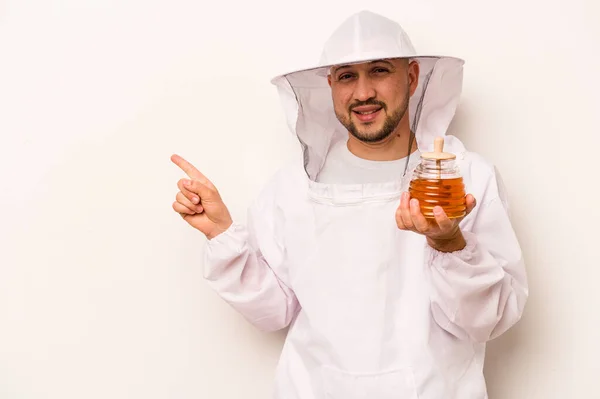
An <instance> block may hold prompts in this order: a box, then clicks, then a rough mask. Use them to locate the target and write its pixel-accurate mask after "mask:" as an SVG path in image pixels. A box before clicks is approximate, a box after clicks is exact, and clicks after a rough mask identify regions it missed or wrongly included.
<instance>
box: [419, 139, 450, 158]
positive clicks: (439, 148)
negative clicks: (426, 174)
mask: <svg viewBox="0 0 600 399" xmlns="http://www.w3.org/2000/svg"><path fill="white" fill-rule="evenodd" d="M421 158H425V159H435V160H438V159H454V158H456V155H454V154H452V153H449V152H444V138H443V137H436V138H435V140H434V142H433V152H424V153H422V154H421Z"/></svg>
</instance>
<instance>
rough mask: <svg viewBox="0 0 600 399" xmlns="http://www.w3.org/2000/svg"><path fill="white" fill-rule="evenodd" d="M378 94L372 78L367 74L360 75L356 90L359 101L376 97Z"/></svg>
mask: <svg viewBox="0 0 600 399" xmlns="http://www.w3.org/2000/svg"><path fill="white" fill-rule="evenodd" d="M376 94H377V93H376V91H375V87H374V86H373V84H372V82H371V80H370V79H369V78H368V77H366V76H359V77H358V79H357V81H356V87H355V90H354V97H355V99H356V100H357V101H367V100H368V99H370V98H375V96H376Z"/></svg>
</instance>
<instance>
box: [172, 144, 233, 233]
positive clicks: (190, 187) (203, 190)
mask: <svg viewBox="0 0 600 399" xmlns="http://www.w3.org/2000/svg"><path fill="white" fill-rule="evenodd" d="M171 161H172V162H173V163H174V164H175V165H177V166H179V168H181V170H183V171H184V172H185V174H186V175H187V176H188V177H189V179H181V180H179V181H178V182H177V187H178V188H179V192H178V193H177V195H176V196H175V202H173V210H175V212H177V213H179V214H180V215H181V217H183V219H184V220H185V221H186V222H188V223H189V224H190V225H191V226H192V227H194V228H196V229H198V230H199V231H201V232H202V233H203V234H204V235H205V236H206V237H207V238H208V239H209V240H210V239H213V238H214V237H216V236H217V235H219V234H221V233H222V232H224V231H225V230H227V229H228V228H229V226H231V224H232V219H231V215H230V214H229V210H228V209H227V207H226V206H225V204H224V203H223V200H222V199H221V196H220V195H219V192H218V191H217V189H216V187H215V186H214V185H213V184H212V183H211V182H210V180H208V179H207V178H206V176H204V175H203V174H202V173H200V171H199V170H198V169H196V168H195V167H194V165H192V164H191V163H189V162H188V161H186V160H185V159H183V158H182V157H180V156H179V155H173V156H171Z"/></svg>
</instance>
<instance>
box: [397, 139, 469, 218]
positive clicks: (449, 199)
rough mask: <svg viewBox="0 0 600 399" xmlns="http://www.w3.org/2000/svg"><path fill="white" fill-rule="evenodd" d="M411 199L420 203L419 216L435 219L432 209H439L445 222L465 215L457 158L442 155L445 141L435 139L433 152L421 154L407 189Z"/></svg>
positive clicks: (463, 192) (463, 194)
mask: <svg viewBox="0 0 600 399" xmlns="http://www.w3.org/2000/svg"><path fill="white" fill-rule="evenodd" d="M408 192H409V194H410V196H411V198H416V199H418V200H419V206H420V208H421V213H422V214H423V215H424V216H425V218H428V219H434V218H435V216H434V215H433V208H434V207H436V206H441V207H442V208H443V209H444V212H446V215H447V216H448V218H460V217H463V216H465V214H466V194H465V186H464V183H463V179H462V176H461V174H460V171H459V169H458V165H457V164H456V155H454V154H452V153H447V152H444V139H443V138H442V137H437V138H436V139H435V141H434V151H433V152H426V153H422V154H421V162H420V163H419V165H417V167H416V169H415V171H414V174H413V177H412V179H411V181H410V185H409V191H408Z"/></svg>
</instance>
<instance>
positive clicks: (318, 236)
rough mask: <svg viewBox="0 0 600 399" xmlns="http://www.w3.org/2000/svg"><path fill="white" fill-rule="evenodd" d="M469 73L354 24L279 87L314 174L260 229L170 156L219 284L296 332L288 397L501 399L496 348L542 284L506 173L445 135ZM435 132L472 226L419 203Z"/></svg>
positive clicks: (265, 210)
mask: <svg viewBox="0 0 600 399" xmlns="http://www.w3.org/2000/svg"><path fill="white" fill-rule="evenodd" d="M462 68H463V61H462V60H460V59H457V58H453V57H445V56H435V55H419V54H417V53H416V52H415V50H414V48H413V46H412V44H411V42H410V40H409V38H408V36H407V35H406V34H405V32H404V31H403V30H402V28H401V27H400V26H399V25H398V24H397V23H395V22H393V21H391V20H389V19H387V18H385V17H382V16H379V15H376V14H373V13H371V12H360V13H358V14H356V15H353V16H351V17H350V18H349V19H347V20H346V21H345V22H344V23H343V24H342V25H341V26H340V27H339V28H338V29H337V30H336V31H335V32H334V33H333V35H332V36H331V37H330V39H329V40H328V41H327V43H326V45H325V48H324V51H323V55H322V59H321V61H320V63H319V64H318V65H317V66H315V67H314V68H312V69H306V70H300V71H295V72H291V73H286V74H283V75H281V76H278V77H276V78H275V79H274V80H273V83H274V85H275V86H276V87H277V89H278V90H279V93H280V95H281V99H282V103H283V107H284V109H285V113H286V117H287V121H288V124H289V128H290V129H291V131H292V132H293V133H294V134H295V135H296V136H297V138H298V139H299V142H300V144H301V146H302V151H303V153H304V157H303V159H304V162H303V164H295V165H292V166H290V167H285V168H282V169H281V171H280V172H278V173H277V174H276V176H274V177H273V179H272V180H271V181H270V183H268V185H267V186H266V187H265V188H264V190H263V191H262V193H261V194H260V196H259V197H258V198H257V199H256V201H255V202H254V203H253V204H252V206H251V208H250V210H249V214H248V220H247V224H241V223H236V222H235V221H232V218H231V215H230V213H229V211H228V210H227V207H226V206H225V204H224V203H223V201H222V199H221V197H220V196H219V193H218V191H217V189H216V188H215V187H214V185H213V184H212V183H211V182H210V181H209V180H208V179H207V178H206V177H205V176H203V175H202V174H201V173H200V172H199V171H198V170H197V169H196V168H195V167H194V166H192V165H191V164H190V163H188V162H187V161H185V160H184V159H183V158H181V157H179V156H177V155H174V156H173V157H172V160H173V161H174V162H175V163H176V164H177V165H179V166H180V167H181V168H182V169H183V170H184V171H185V172H186V173H187V175H188V178H185V179H182V180H180V181H179V183H178V187H179V189H180V191H179V192H178V193H177V197H176V202H175V203H174V204H173V208H174V210H175V211H177V212H178V213H180V214H181V215H182V216H183V218H184V219H185V221H187V222H188V223H189V224H190V225H191V226H193V227H195V228H196V229H198V230H200V231H201V232H202V233H204V234H205V235H206V236H207V237H208V240H207V248H206V251H205V256H206V257H205V262H204V267H205V269H204V270H205V272H204V275H205V277H206V280H207V281H208V283H209V284H210V285H211V287H212V288H214V289H215V290H216V292H218V293H219V294H220V295H221V297H222V298H223V299H224V300H225V301H227V302H228V303H229V304H230V305H231V306H233V307H234V308H235V309H236V310H237V311H239V312H240V313H241V314H242V315H243V316H244V317H245V318H246V319H247V320H248V321H249V322H250V323H252V324H254V325H255V326H257V327H258V328H260V329H262V330H265V331H272V330H278V329H282V328H285V327H289V331H288V334H287V338H286V341H285V345H284V347H283V351H282V354H281V359H280V362H279V365H278V368H277V374H276V383H275V395H274V397H275V398H276V399H326V398H327V399H333V398H335V399H359V398H360V399H367V398H368V399H442V398H443V399H454V398H456V399H484V398H486V397H487V394H486V385H485V381H484V376H483V360H484V352H485V346H486V342H488V341H489V340H490V339H493V338H495V337H498V336H499V335H501V334H502V333H504V332H505V331H507V330H508V329H509V328H510V327H511V326H513V325H514V324H515V323H516V322H517V321H518V320H519V319H520V317H521V314H522V312H523V308H524V306H525V302H526V299H527V296H528V288H527V279H526V273H525V268H524V264H523V258H522V254H521V250H520V248H519V244H518V242H517V239H516V237H515V233H514V232H513V229H512V227H511V222H510V220H509V216H508V211H507V208H508V206H507V200H506V196H505V193H504V191H503V187H502V184H501V180H500V177H499V175H498V174H497V172H496V170H495V168H494V166H493V165H491V164H490V163H489V162H487V161H486V160H484V159H483V158H482V157H481V156H479V155H476V154H474V153H472V152H468V151H467V150H466V149H465V147H464V146H463V144H462V143H461V142H460V141H459V140H458V139H457V138H456V137H453V136H450V135H447V134H446V132H447V129H448V126H449V124H450V121H451V119H452V117H453V115H454V113H455V110H456V107H457V103H458V101H459V95H460V92H461V84H462V76H463V69H462ZM438 136H442V137H444V138H445V147H444V150H445V151H447V152H452V153H454V154H456V156H457V162H458V165H459V168H460V171H461V173H462V176H463V179H464V182H465V186H466V188H467V190H468V192H469V195H468V197H467V208H468V209H467V210H468V212H469V213H468V215H467V216H466V217H464V218H463V219H458V220H456V219H449V218H448V217H447V216H446V215H445V214H444V212H443V211H442V212H438V213H437V214H436V219H435V222H434V223H427V222H425V223H424V220H425V219H424V218H423V215H422V214H421V212H420V210H419V205H418V203H415V201H414V199H413V200H411V199H410V198H409V197H408V194H407V193H406V191H407V187H408V182H409V180H410V177H411V174H412V171H413V170H414V168H415V166H416V165H417V164H418V163H419V154H420V152H421V151H432V149H433V141H434V138H435V137H438ZM436 210H437V208H436Z"/></svg>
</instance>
